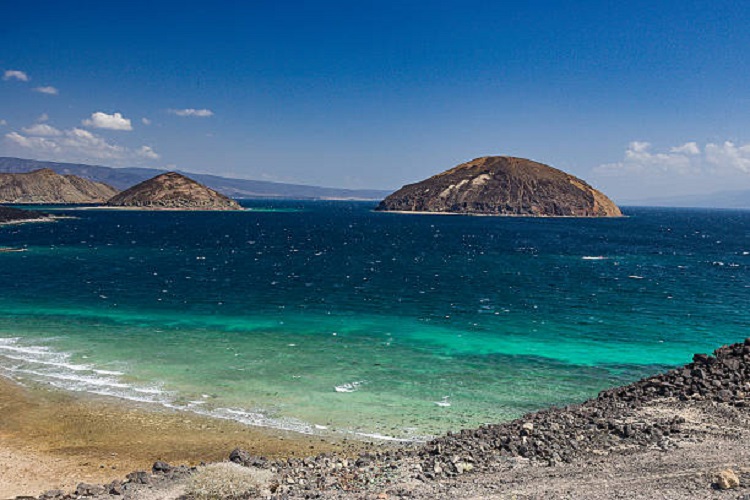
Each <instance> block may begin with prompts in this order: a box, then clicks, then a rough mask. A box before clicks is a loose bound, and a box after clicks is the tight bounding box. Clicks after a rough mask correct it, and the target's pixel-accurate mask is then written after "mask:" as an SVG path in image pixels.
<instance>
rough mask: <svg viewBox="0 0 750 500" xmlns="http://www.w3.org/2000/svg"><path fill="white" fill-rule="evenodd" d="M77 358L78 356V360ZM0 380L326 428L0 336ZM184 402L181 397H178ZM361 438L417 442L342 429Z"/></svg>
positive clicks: (351, 387)
mask: <svg viewBox="0 0 750 500" xmlns="http://www.w3.org/2000/svg"><path fill="white" fill-rule="evenodd" d="M81 357H82V358H83V357H84V356H81ZM0 376H6V377H8V378H11V379H13V380H16V381H19V382H22V383H23V382H24V381H28V382H34V383H44V384H48V385H50V386H52V387H55V388H58V389H62V390H67V391H74V392H86V393H90V394H97V395H101V396H107V397H115V398H119V399H124V400H128V401H136V402H140V403H149V404H158V405H161V406H164V407H166V408H171V409H175V410H181V411H189V412H192V413H195V414H198V415H203V416H207V417H213V418H221V419H225V420H234V421H237V422H240V423H243V424H245V425H252V426H256V427H270V428H274V429H281V430H288V431H294V432H299V433H302V434H316V433H321V432H330V431H328V430H327V427H326V426H323V425H313V424H309V423H307V422H304V421H302V420H298V419H295V418H290V417H282V418H276V417H270V416H268V415H266V414H265V413H264V412H263V411H262V410H255V411H251V410H247V409H241V408H224V407H218V408H210V407H209V405H208V404H206V403H207V400H209V399H212V398H213V396H211V395H209V394H201V398H202V399H201V400H189V401H187V402H178V401H179V398H178V397H177V394H176V393H174V392H172V391H168V390H166V389H165V388H163V387H161V386H160V385H158V384H150V385H145V384H135V383H130V382H128V381H127V380H126V373H124V372H122V371H116V370H107V369H104V368H100V367H96V366H95V365H94V363H93V362H87V363H76V362H74V360H73V359H72V355H71V354H70V353H66V352H60V351H55V350H53V349H52V348H50V347H49V346H43V345H30V344H28V343H27V342H26V341H25V340H23V339H21V338H19V337H0ZM363 383H365V381H355V382H350V383H346V384H342V385H339V386H336V387H335V390H336V392H342V393H346V392H354V391H356V390H358V389H359V387H360V386H361V385H362V384H363ZM183 401H184V399H183ZM343 432H344V433H347V434H352V435H356V436H359V437H361V438H370V439H378V440H383V441H404V442H407V441H419V440H422V439H421V438H415V439H411V438H408V439H407V438H396V437H392V436H386V435H383V434H378V433H374V434H367V433H357V432H352V431H343Z"/></svg>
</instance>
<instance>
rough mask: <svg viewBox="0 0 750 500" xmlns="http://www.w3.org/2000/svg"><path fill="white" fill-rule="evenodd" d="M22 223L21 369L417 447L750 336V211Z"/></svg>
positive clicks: (14, 280) (16, 233)
mask: <svg viewBox="0 0 750 500" xmlns="http://www.w3.org/2000/svg"><path fill="white" fill-rule="evenodd" d="M245 205H246V206H249V207H251V208H253V209H254V210H250V211H246V212H242V213H226V212H225V213H208V212H192V213H190V212H187V213H179V212H133V211H127V212H126V211H93V210H76V211H66V212H65V213H66V214H68V215H75V216H76V217H77V218H76V219H72V220H62V221H59V222H57V223H55V224H29V225H24V226H7V227H3V228H0V247H22V248H26V249H27V250H28V251H26V252H20V253H1V254H0V373H4V374H6V375H8V376H12V377H21V378H22V379H25V380H35V381H43V382H45V383H50V384H53V385H55V386H57V387H60V388H64V389H67V390H76V391H88V392H96V393H100V394H109V395H115V396H119V397H124V398H129V399H136V400H140V401H147V402H148V401H150V402H154V403H158V404H166V405H168V406H174V407H179V408H185V409H189V410H191V411H197V412H201V413H206V414H211V415H216V416H221V417H224V418H232V419H236V420H240V421H244V422H247V423H252V424H258V425H269V426H274V427H281V428H288V429H296V430H301V431H303V432H310V433H316V432H323V433H325V432H355V433H360V434H365V435H377V436H382V437H393V438H399V439H412V438H419V437H424V436H427V435H433V434H436V433H439V432H444V431H446V430H456V429H459V428H462V427H466V426H474V425H478V424H481V423H484V422H490V421H499V420H503V419H510V418H513V417H516V416H519V415H520V414H522V413H525V412H528V411H532V410H535V409H538V408H541V407H545V406H549V405H553V404H554V405H562V404H567V403H570V402H577V401H582V400H583V399H585V398H588V397H591V396H594V395H595V394H596V393H597V392H598V391H599V390H601V389H604V388H607V387H611V386H614V385H618V384H621V383H624V382H628V381H632V380H635V379H637V378H639V377H641V376H644V375H648V374H651V373H655V372H657V371H659V370H661V369H663V368H664V367H666V366H672V365H676V364H680V363H684V362H687V361H689V360H690V357H691V355H692V353H694V352H706V351H710V350H712V349H714V348H715V347H717V346H718V345H721V344H723V343H729V342H735V341H739V340H741V339H743V338H744V337H746V336H747V332H746V327H747V325H748V319H749V317H750V314H749V313H748V311H747V307H746V306H747V304H748V298H749V296H750V274H749V273H748V264H749V263H750V212H747V211H744V212H743V211H708V210H685V209H679V210H678V209H645V208H643V209H629V210H626V213H627V214H628V215H629V216H630V217H627V218H621V219H598V220H587V219H524V218H489V217H443V216H429V215H419V216H416V215H403V214H384V213H375V212H372V208H373V205H372V204H367V203H346V202H279V201H276V202H265V201H253V202H247V203H245Z"/></svg>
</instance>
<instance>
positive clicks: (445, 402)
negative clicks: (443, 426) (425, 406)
mask: <svg viewBox="0 0 750 500" xmlns="http://www.w3.org/2000/svg"><path fill="white" fill-rule="evenodd" d="M449 399H450V396H443V399H442V400H441V401H433V403H435V405H437V406H442V407H444V408H447V407H449V406H450V405H451V402H450V401H449Z"/></svg>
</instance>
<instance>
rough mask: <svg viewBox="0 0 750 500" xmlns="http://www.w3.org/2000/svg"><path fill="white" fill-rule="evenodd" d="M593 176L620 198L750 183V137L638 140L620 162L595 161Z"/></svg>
mask: <svg viewBox="0 0 750 500" xmlns="http://www.w3.org/2000/svg"><path fill="white" fill-rule="evenodd" d="M590 180H591V182H593V183H594V184H595V185H599V186H601V187H602V188H603V190H604V192H605V193H607V194H608V195H610V196H612V197H614V198H615V199H617V198H618V197H619V198H621V199H625V200H647V199H657V198H664V197H669V196H687V195H693V194H695V193H710V192H718V191H725V190H736V189H748V188H750V143H746V144H744V145H742V144H735V143H734V142H731V141H725V142H716V143H714V142H709V143H706V144H703V145H700V144H698V143H697V142H686V143H684V144H681V145H678V146H674V147H667V148H664V149H657V148H654V147H653V146H652V145H651V144H650V143H648V142H643V141H634V142H631V143H630V144H629V145H628V148H627V149H626V151H625V154H624V157H623V159H622V160H621V161H618V162H616V163H607V164H603V165H599V166H598V167H595V168H594V169H593V170H592V172H591V179H590Z"/></svg>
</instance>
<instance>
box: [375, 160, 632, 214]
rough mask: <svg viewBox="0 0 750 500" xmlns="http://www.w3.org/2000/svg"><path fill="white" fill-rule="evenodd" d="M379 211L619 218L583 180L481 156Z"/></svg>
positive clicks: (412, 187)
mask: <svg viewBox="0 0 750 500" xmlns="http://www.w3.org/2000/svg"><path fill="white" fill-rule="evenodd" d="M377 210H380V211H399V212H439V213H458V214H481V215H516V216H547V217H549V216H557V217H618V216H621V215H622V213H621V212H620V209H619V208H618V207H617V205H615V204H614V203H613V202H612V200H610V199H609V198H607V196H605V195H604V194H603V193H602V192H600V191H598V190H596V189H594V188H593V187H591V186H589V185H588V184H587V183H586V182H585V181H583V180H581V179H579V178H577V177H575V176H573V175H570V174H568V173H565V172H563V171H562V170H558V169H556V168H552V167H550V166H548V165H544V164H542V163H538V162H535V161H531V160H526V159H523V158H514V157H510V156H485V157H481V158H476V159H474V160H472V161H470V162H466V163H462V164H461V165H458V166H456V167H454V168H452V169H450V170H446V171H445V172H442V173H440V174H437V175H434V176H432V177H430V178H429V179H425V180H423V181H421V182H417V183H415V184H409V185H406V186H404V187H402V188H401V189H399V190H398V191H396V192H394V193H393V194H391V195H389V196H388V197H386V198H385V199H384V200H383V201H382V202H380V205H378V207H377Z"/></svg>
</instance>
